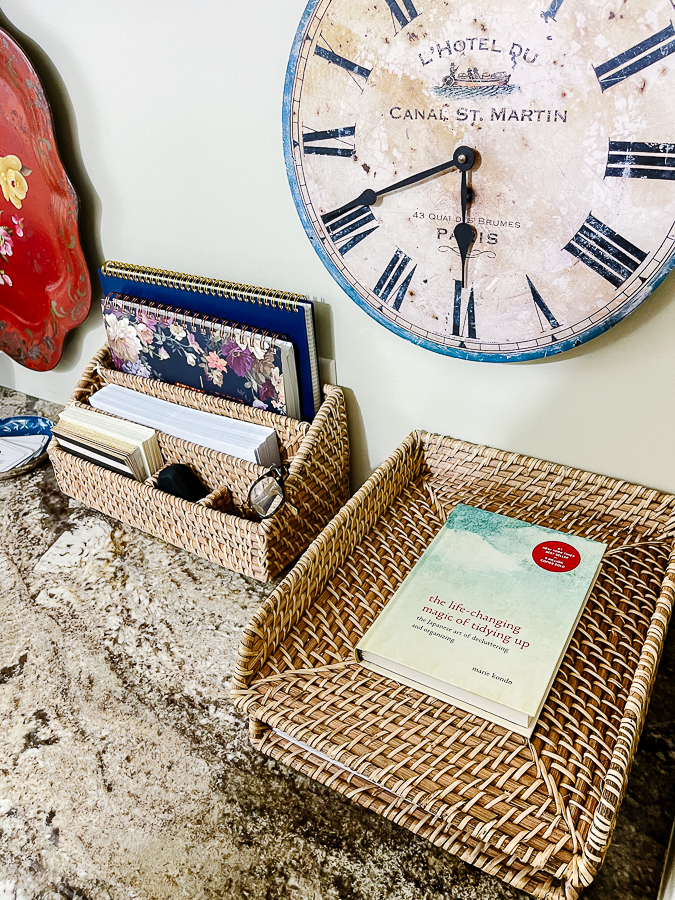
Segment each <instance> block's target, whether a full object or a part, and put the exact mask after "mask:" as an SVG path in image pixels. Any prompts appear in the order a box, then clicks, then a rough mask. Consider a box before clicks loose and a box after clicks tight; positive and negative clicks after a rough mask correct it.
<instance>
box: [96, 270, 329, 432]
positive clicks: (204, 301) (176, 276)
mask: <svg viewBox="0 0 675 900" xmlns="http://www.w3.org/2000/svg"><path fill="white" fill-rule="evenodd" d="M99 278H100V281H101V286H102V288H103V293H104V294H108V293H118V294H128V295H132V296H133V297H136V298H139V299H141V300H150V301H152V302H153V303H158V304H162V305H167V306H175V307H179V308H181V309H187V310H191V311H193V312H194V313H198V314H202V315H206V316H211V317H213V318H220V319H228V320H229V321H231V322H237V323H239V324H241V325H242V326H244V327H250V328H257V329H261V330H266V331H271V332H275V333H277V334H283V335H285V336H286V337H287V338H288V340H289V341H290V342H291V343H292V344H293V346H294V348H295V354H296V367H297V372H298V382H299V391H300V418H302V419H304V420H306V421H308V422H311V421H312V419H313V418H314V416H315V415H316V413H317V411H318V409H319V406H320V404H321V384H320V381H319V361H318V356H317V351H316V339H315V333H314V308H313V306H312V303H311V301H310V300H309V298H308V297H305V296H303V295H301V294H290V293H287V292H285V291H275V290H269V289H266V288H258V287H252V286H250V285H243V284H234V283H233V282H229V281H219V280H218V279H214V278H200V277H198V276H195V275H186V274H182V273H180V272H169V271H167V270H163V269H151V268H147V267H145V266H137V265H133V264H130V263H121V262H114V261H112V260H108V261H107V262H105V263H104V264H103V266H102V267H101V268H100V269H99Z"/></svg>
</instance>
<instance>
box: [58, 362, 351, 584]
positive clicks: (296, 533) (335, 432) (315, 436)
mask: <svg viewBox="0 0 675 900" xmlns="http://www.w3.org/2000/svg"><path fill="white" fill-rule="evenodd" d="M104 384H121V385H123V386H125V387H130V388H133V389H134V390H137V391H141V392H143V393H146V394H151V395H152V396H155V397H160V398H162V399H165V400H170V401H172V402H174V403H180V404H183V405H184V406H191V407H194V408H195V409H203V410H206V411H207V412H212V413H217V414H220V415H225V416H231V417H234V418H238V419H244V420H246V421H249V422H259V423H261V424H263V425H269V426H271V427H272V428H274V429H275V430H276V432H277V435H278V437H279V450H280V453H281V458H282V461H283V462H284V463H286V464H287V465H288V469H289V476H288V479H287V480H286V492H287V496H288V499H289V501H290V502H289V503H287V504H285V505H284V506H283V507H282V508H281V509H280V511H279V512H278V513H277V514H276V515H275V516H273V517H272V518H270V519H266V520H264V521H262V522H258V521H251V520H250V518H246V515H245V509H244V503H245V500H246V497H247V494H248V489H249V487H250V486H251V485H252V484H253V482H254V481H255V480H256V479H257V478H258V477H259V476H260V475H262V474H263V473H264V472H265V471H267V470H266V469H265V468H263V467H262V466H258V465H256V464H255V463H250V462H246V461H245V460H242V459H235V458H234V457H232V456H227V455H226V454H224V453H217V452H216V451H215V450H209V449H208V448H206V447H199V446H197V445H196V444H192V443H190V442H188V441H183V440H180V439H178V438H175V437H171V435H168V434H162V433H161V432H159V433H158V435H157V438H158V440H159V444H160V447H161V450H162V456H163V459H164V462H165V463H166V464H169V463H173V462H183V463H188V464H190V465H192V467H193V468H194V469H195V470H196V471H197V472H198V474H199V475H200V476H201V478H202V480H203V481H204V482H206V483H207V484H208V485H209V487H211V493H210V494H209V495H208V497H205V498H204V500H201V501H199V503H190V502H188V501H187V500H183V499H181V498H180V497H174V496H172V495H171V494H166V493H163V492H162V491H158V490H156V488H155V486H154V483H147V484H145V483H144V484H141V483H139V482H137V481H133V480H131V479H129V478H125V477H124V476H123V475H118V474H117V473H115V472H110V471H108V470H107V469H103V468H101V467H100V466H97V465H94V464H93V463H90V462H87V461H85V460H82V459H79V458H78V457H76V456H73V455H72V454H70V453H67V452H66V451H65V450H62V449H61V448H60V447H59V446H58V445H57V444H56V442H55V441H52V442H51V444H50V447H49V456H50V458H51V461H52V464H53V466H54V471H55V472H56V478H57V480H58V483H59V487H60V488H61V490H62V491H63V492H64V493H65V494H68V495H69V496H71V497H75V498H76V499H77V500H81V501H82V502H83V503H86V504H87V505H88V506H92V507H94V509H98V510H99V511H100V512H103V513H106V514H107V515H109V516H113V517H114V518H116V519H120V520H121V521H122V522H126V523H127V524H128V525H134V526H136V528H141V529H142V530H143V531H147V532H148V533H149V534H154V535H155V536H156V537H159V538H162V539H163V540H165V541H169V542H170V543H172V544H175V545H176V546H178V547H183V548H184V549H185V550H190V551H191V552H192V553H196V554H197V555H198V556H203V557H204V558H205V559H210V560H211V561H212V562H215V563H220V564H221V565H224V566H227V567H228V568H229V569H234V570H235V571H237V572H241V573H242V574H244V575H250V576H251V577H253V578H257V579H259V580H260V581H269V579H271V578H273V577H274V576H275V575H277V574H278V573H279V572H280V571H281V570H282V569H283V568H284V567H285V566H287V565H288V564H289V563H290V562H292V561H293V560H294V559H295V558H296V557H297V556H298V555H299V554H300V553H302V551H303V550H304V549H305V548H306V547H307V545H308V544H309V543H310V541H312V539H313V538H314V537H315V536H316V535H317V534H318V533H319V532H320V531H321V529H322V528H323V527H324V525H325V524H326V523H327V522H328V521H330V519H331V518H332V517H333V516H334V515H335V513H336V512H337V511H338V510H339V509H340V507H341V506H342V505H343V504H344V503H345V502H346V501H347V498H348V497H349V438H348V436H347V417H346V413H345V405H344V398H343V396H342V391H341V390H340V388H338V387H333V386H331V385H327V386H326V387H325V388H324V400H323V403H322V404H321V406H320V408H319V411H318V412H317V414H316V416H315V417H314V420H313V422H312V424H311V425H308V424H307V422H297V421H296V420H295V419H290V418H288V417H287V416H279V415H276V414H275V413H271V412H267V411H266V410H261V409H253V408H252V407H250V406H242V405H241V404H239V403H233V402H231V401H229V400H225V399H223V398H221V397H213V396H210V395H209V394H203V393H201V392H199V391H194V390H191V389H190V388H186V387H180V386H176V385H172V384H163V383H162V382H159V381H154V380H152V379H150V378H140V377H139V376H137V375H127V374H125V373H124V372H118V371H117V370H116V369H113V368H112V366H111V361H110V357H109V354H108V351H107V349H103V350H100V351H99V352H98V353H97V354H96V355H95V356H94V358H93V360H92V361H91V363H90V364H89V366H88V367H87V369H86V370H85V372H84V373H83V375H82V378H81V379H80V382H79V384H78V385H77V387H76V388H75V391H74V392H73V395H72V397H71V402H74V403H78V404H80V405H85V406H86V405H87V404H88V401H89V397H90V396H91V394H92V393H93V392H94V391H97V390H98V389H99V388H100V387H102V386H103V385H104ZM150 482H152V479H150ZM224 498H227V499H228V500H230V499H231V501H232V506H229V505H226V504H225V503H224Z"/></svg>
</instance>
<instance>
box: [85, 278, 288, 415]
mask: <svg viewBox="0 0 675 900" xmlns="http://www.w3.org/2000/svg"><path fill="white" fill-rule="evenodd" d="M101 308H102V312H103V321H104V323H105V328H106V334H107V337H108V346H109V348H110V355H111V356H112V360H113V364H114V366H115V368H116V369H119V370H120V371H122V372H127V373H128V374H130V375H140V376H142V377H144V378H154V379H156V380H158V381H165V382H169V383H171V384H182V385H186V386H187V387H191V388H195V389H197V390H200V391H204V392H206V393H207V394H215V395H217V396H222V397H227V398H229V399H231V400H238V401H239V402H240V403H244V404H246V405H247V406H255V407H257V408H259V409H267V410H270V411H271V412H276V413H279V414H280V415H284V416H285V415H288V416H291V417H293V418H296V419H297V418H299V417H300V404H299V396H298V380H297V374H296V369H295V354H294V351H293V345H292V344H291V343H290V341H286V340H284V339H283V338H282V337H280V336H279V335H273V334H269V333H267V332H264V331H258V330H257V329H252V328H242V327H240V326H238V325H237V324H234V323H231V322H226V321H224V320H222V319H213V318H209V317H206V316H200V315H197V314H195V313H190V312H187V311H186V310H181V309H177V308H175V307H163V306H159V305H157V304H155V303H152V302H143V301H139V300H137V299H135V298H134V297H127V296H121V295H120V294H116V293H112V294H108V295H107V296H106V297H104V298H103V300H102V303H101Z"/></svg>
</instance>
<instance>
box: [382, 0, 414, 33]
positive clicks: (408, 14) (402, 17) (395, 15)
mask: <svg viewBox="0 0 675 900" xmlns="http://www.w3.org/2000/svg"><path fill="white" fill-rule="evenodd" d="M385 2H386V4H387V6H388V7H389V9H390V10H391V16H392V19H396V21H397V22H398V24H399V25H400V26H401V28H405V26H406V25H409V24H410V23H411V22H412V20H413V19H416V18H417V16H418V15H419V13H418V12H417V10H416V9H415V7H414V6H413V5H412V3H411V2H410V0H400V2H399V0H385ZM401 5H402V6H403V9H401ZM404 10H405V12H404ZM395 27H396V26H394V28H395Z"/></svg>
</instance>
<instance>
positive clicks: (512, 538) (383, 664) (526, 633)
mask: <svg viewBox="0 0 675 900" xmlns="http://www.w3.org/2000/svg"><path fill="white" fill-rule="evenodd" d="M605 550H606V545H605V544H601V543H599V542H597V541H591V540H588V539H586V538H582V537H578V536H576V535H571V534H564V533H563V532H560V531H555V530H553V529H550V528H543V527H541V526H538V525H531V524H530V523H528V522H523V521H521V520H519V519H514V518H511V517H509V516H502V515H498V514H496V513H491V512H487V511H486V510H482V509H478V508H475V507H472V506H465V505H463V504H460V505H458V506H457V507H456V508H455V510H454V511H453V513H452V515H451V516H450V518H449V519H448V520H447V522H446V523H445V525H444V526H443V527H442V528H441V530H440V532H439V533H438V535H437V536H436V537H435V538H434V540H433V541H432V543H431V544H430V545H429V547H428V548H427V550H426V551H425V552H424V553H423V554H422V556H421V558H420V559H419V561H418V563H417V564H416V565H415V566H414V568H413V569H412V571H411V572H410V573H409V575H408V576H407V578H406V579H405V580H404V581H403V583H402V584H401V586H400V587H399V589H398V590H397V591H396V593H395V594H394V595H393V597H392V598H391V600H390V601H389V603H388V604H387V605H386V606H385V608H384V610H383V611H382V612H381V613H380V615H379V616H378V618H377V619H376V620H375V622H374V623H373V625H372V626H371V627H370V628H369V629H368V631H367V632H366V634H365V635H364V637H363V638H362V639H361V640H360V641H359V643H358V645H357V647H356V657H357V659H358V660H359V661H360V662H362V663H363V664H364V665H366V666H369V667H370V668H373V669H375V670H376V671H378V672H381V673H382V674H386V675H390V676H391V677H393V678H396V679H397V680H399V681H403V682H404V683H406V684H411V685H413V686H415V687H417V688H418V689H421V690H427V691H428V692H429V693H431V694H433V695H434V696H439V697H441V698H442V699H448V700H450V701H451V702H453V703H455V705H458V706H461V707H463V708H465V709H468V710H469V711H471V712H479V713H480V714H482V715H485V716H486V717H487V718H490V719H492V720H493V721H497V722H498V723H499V724H506V725H507V726H508V727H511V726H516V727H515V730H518V731H519V732H520V733H521V734H526V735H529V734H530V733H531V731H532V728H533V727H534V724H535V723H536V718H537V717H538V715H539V712H540V711H541V707H542V706H543V703H544V700H545V699H546V695H547V694H548V691H549V688H550V686H551V683H552V681H553V678H554V676H555V673H556V671H557V669H558V667H559V665H560V662H561V661H562V656H563V654H564V652H565V650H566V648H567V646H568V644H569V641H570V639H571V636H572V633H573V631H574V628H575V626H576V624H577V622H578V620H579V617H580V615H581V612H582V610H583V607H584V605H585V603H586V600H587V598H588V595H589V594H590V591H591V588H592V586H593V583H594V581H595V578H596V576H597V573H598V571H599V568H600V563H601V561H602V556H603V554H604V552H605Z"/></svg>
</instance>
